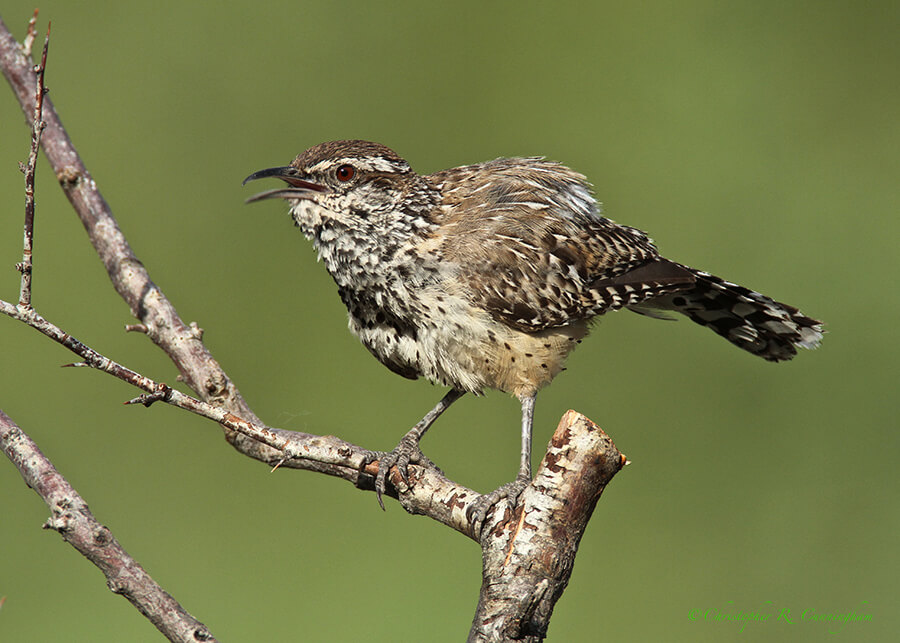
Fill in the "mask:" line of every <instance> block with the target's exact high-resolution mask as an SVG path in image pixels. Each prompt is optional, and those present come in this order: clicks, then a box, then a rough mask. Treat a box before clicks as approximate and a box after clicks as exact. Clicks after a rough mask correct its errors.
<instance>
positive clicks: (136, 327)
mask: <svg viewBox="0 0 900 643" xmlns="http://www.w3.org/2000/svg"><path fill="white" fill-rule="evenodd" d="M125 332H126V333H144V334H146V333H147V325H146V324H125Z"/></svg>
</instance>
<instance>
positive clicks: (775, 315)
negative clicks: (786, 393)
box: [648, 266, 822, 362]
mask: <svg viewBox="0 0 900 643" xmlns="http://www.w3.org/2000/svg"><path fill="white" fill-rule="evenodd" d="M683 267H684V268H685V269H687V270H688V271H690V272H691V273H693V274H694V275H695V276H696V282H695V286H694V287H693V288H691V289H689V290H683V291H681V292H678V293H675V294H671V295H666V296H663V297H658V298H654V299H653V300H651V302H648V303H651V305H652V306H653V307H654V308H657V309H663V310H672V311H675V312H678V313H681V314H682V315H686V316H687V317H688V318H689V319H691V320H692V321H694V322H696V323H698V324H700V325H701V326H706V327H707V328H711V329H712V330H713V332H715V333H717V334H719V335H721V336H722V337H724V338H725V339H727V340H728V341H730V342H731V343H732V344H734V345H735V346H738V347H740V348H743V349H744V350H745V351H748V352H750V353H753V354H754V355H758V356H760V357H762V358H763V359H766V360H769V361H771V362H780V361H784V360H789V359H791V358H793V357H794V355H796V354H797V347H798V346H799V347H801V348H808V349H813V348H816V347H817V346H818V345H819V342H820V341H821V340H822V322H820V321H817V320H815V319H812V318H810V317H807V316H806V315H804V314H802V313H801V312H800V311H799V310H797V309H796V308H794V307H793V306H789V305H787V304H782V303H781V302H778V301H775V300H774V299H770V298H769V297H766V296H765V295H762V294H760V293H758V292H754V291H752V290H750V289H749V288H744V287H743V286H739V285H737V284H735V283H731V282H730V281H726V280H724V279H721V278H719V277H716V276H714V275H711V274H709V273H708V272H703V271H702V270H695V269H694V268H689V267H687V266H683Z"/></svg>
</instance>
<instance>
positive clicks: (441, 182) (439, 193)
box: [244, 141, 822, 507]
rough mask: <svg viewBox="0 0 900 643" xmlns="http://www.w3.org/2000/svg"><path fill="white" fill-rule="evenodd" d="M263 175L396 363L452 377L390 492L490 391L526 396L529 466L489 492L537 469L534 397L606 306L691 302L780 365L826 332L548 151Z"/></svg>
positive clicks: (333, 163)
mask: <svg viewBox="0 0 900 643" xmlns="http://www.w3.org/2000/svg"><path fill="white" fill-rule="evenodd" d="M265 177H275V178H278V179H281V180H282V181H284V182H285V183H286V184H287V186H286V187H281V188H276V189H274V190H269V191H266V192H262V193H260V194H257V195H256V196H253V197H251V198H250V199H248V202H251V201H259V200H262V199H269V198H275V197H278V198H282V199H285V200H286V201H287V202H288V205H289V206H290V213H291V216H292V217H293V219H294V222H295V223H296V225H297V226H299V228H300V230H301V231H302V232H303V234H304V235H305V236H306V237H307V238H308V239H310V240H311V241H312V242H313V246H314V247H315V249H316V250H317V252H318V255H319V259H320V260H321V261H323V262H324V263H325V267H326V268H327V269H328V272H329V273H330V274H331V276H332V277H333V278H334V280H335V282H336V283H337V286H338V293H339V294H340V296H341V300H342V301H343V302H344V304H345V305H346V306H347V310H348V311H349V325H350V330H351V331H352V332H353V333H354V334H355V335H356V336H357V337H359V339H360V340H361V341H362V343H363V345H364V346H365V347H366V348H368V349H369V351H370V352H371V353H372V354H373V355H374V356H375V357H376V358H377V359H378V360H379V361H380V362H381V363H382V364H384V365H385V366H387V367H388V368H389V369H391V370H392V371H394V372H395V373H399V374H400V375H403V376H404V377H407V378H410V379H415V378H417V377H419V376H423V377H426V378H428V379H429V380H431V381H432V382H438V383H440V384H443V385H445V386H449V387H451V388H450V391H449V392H448V393H447V394H446V395H445V396H444V398H443V399H442V400H441V401H440V402H439V403H438V404H437V406H435V407H434V409H432V410H431V411H430V412H429V413H428V414H427V415H426V416H425V417H424V418H423V419H422V420H421V421H420V422H419V423H418V424H416V425H415V426H414V427H413V428H412V430H411V431H409V432H408V433H407V434H406V435H405V436H404V437H403V439H402V440H401V441H400V443H399V444H398V445H397V447H396V448H395V449H394V450H393V451H392V452H391V453H389V454H373V458H372V461H374V459H376V458H377V459H379V474H378V478H377V480H376V491H377V492H378V501H379V503H381V494H382V493H383V491H384V488H385V477H386V475H387V472H388V470H389V468H390V467H391V466H393V465H395V464H397V465H399V469H400V472H401V475H402V476H403V478H404V480H406V481H408V477H407V472H406V467H407V464H408V463H409V462H416V461H421V460H422V459H423V458H424V456H423V455H422V453H421V451H420V450H419V446H418V444H419V440H420V439H421V438H422V436H423V435H424V433H425V432H426V431H427V430H428V428H429V427H430V426H431V424H432V423H433V422H434V421H435V420H436V419H437V417H438V416H439V415H440V414H441V413H443V411H445V410H446V409H447V408H448V407H449V406H450V405H451V404H452V403H453V402H454V401H456V400H457V399H459V398H460V397H461V396H462V395H463V394H464V393H466V392H470V393H475V394H478V393H480V392H481V391H482V390H483V389H485V388H491V389H499V390H501V391H505V392H507V393H511V394H513V395H515V396H516V397H517V398H518V399H519V401H520V402H521V405H522V450H521V463H520V467H519V475H518V476H517V478H516V481H515V482H513V483H510V485H505V486H504V487H501V488H500V489H499V490H497V491H496V492H494V494H491V495H492V496H493V501H494V502H496V500H497V499H499V498H501V497H503V496H510V495H515V494H517V493H518V491H519V490H521V489H522V488H524V486H525V484H527V482H528V481H530V479H531V425H532V417H533V412H534V400H535V396H536V395H537V392H538V391H539V390H540V389H541V388H543V387H544V386H546V385H547V384H549V383H550V381H551V380H552V379H553V378H554V377H555V376H556V375H557V374H559V372H560V371H562V370H563V365H564V363H565V360H566V357H567V355H568V354H569V352H570V351H571V350H572V349H573V348H574V347H575V344H576V343H578V342H579V341H580V340H581V339H582V338H583V337H584V336H585V335H587V333H588V328H589V324H590V322H591V319H592V318H594V317H596V316H597V315H602V314H603V313H605V312H607V311H610V310H617V309H620V308H628V309H630V310H633V311H635V312H639V313H642V314H646V315H650V316H655V317H666V313H667V312H668V311H674V312H676V313H681V314H683V315H685V316H687V317H688V318H689V319H691V320H692V321H694V322H696V323H698V324H701V325H703V326H706V327H708V328H710V329H712V330H713V332H715V333H717V334H719V335H721V336H722V337H724V338H725V339H727V340H728V341H730V342H731V343H732V344H735V345H736V346H738V347H740V348H742V349H744V350H746V351H748V352H750V353H753V354H754V355H758V356H760V357H762V358H763V359H766V360H769V361H773V362H777V361H781V360H788V359H791V358H792V357H793V356H794V355H795V354H796V353H797V347H798V346H800V347H803V348H815V347H816V346H817V345H818V344H819V341H820V340H821V338H822V324H821V323H820V322H818V321H816V320H815V319H811V318H809V317H806V316H804V315H803V314H801V313H800V312H799V311H798V310H797V309H796V308H794V307H792V306H788V305H786V304H782V303H779V302H777V301H774V300H772V299H770V298H768V297H766V296H764V295H761V294H759V293H757V292H754V291H752V290H749V289H747V288H744V287H742V286H738V285H737V284H733V283H731V282H728V281H725V280H724V279H720V278H719V277H715V276H713V275H710V274H709V273H706V272H702V271H700V270H695V269H693V268H689V267H687V266H684V265H681V264H679V263H675V262H674V261H669V260H668V259H664V258H663V257H661V256H660V255H659V253H658V252H657V250H656V247H655V246H654V245H653V242H652V241H651V240H650V238H649V237H648V236H647V235H646V234H644V233H643V232H641V231H640V230H637V229H635V228H630V227H627V226H623V225H619V224H617V223H614V222H613V221H611V220H609V219H607V218H605V217H603V216H601V215H600V213H599V208H598V204H597V202H596V201H595V200H594V198H593V196H592V195H591V187H590V185H589V184H588V182H587V179H586V178H585V177H584V176H582V175H581V174H578V173H577V172H574V171H573V170H571V169H569V168H568V167H566V166H564V165H561V164H559V163H554V162H550V161H546V160H544V159H542V158H506V159H497V160H494V161H489V162H487V163H480V164H477V165H469V166H465V167H457V168H453V169H449V170H444V171H441V172H436V173H434V174H430V175H427V176H421V175H419V174H416V173H415V172H414V171H413V170H412V169H411V168H410V166H409V164H408V163H407V162H406V161H404V160H403V159H402V158H400V157H399V156H398V155H397V154H396V153H394V152H393V151H392V150H390V149H388V148H387V147H385V146H383V145H379V144H377V143H370V142H367V141H334V142H330V143H322V144H320V145H316V146H315V147H312V148H310V149H308V150H306V151H305V152H303V153H302V154H300V155H299V156H298V157H297V158H296V159H294V161H293V163H291V164H290V165H288V166H286V167H275V168H270V169H266V170H261V171H259V172H255V173H254V174H251V175H250V176H248V177H247V178H246V179H245V181H244V183H246V182H247V181H252V180H255V179H261V178H265ZM383 506H384V505H383V504H382V507H383Z"/></svg>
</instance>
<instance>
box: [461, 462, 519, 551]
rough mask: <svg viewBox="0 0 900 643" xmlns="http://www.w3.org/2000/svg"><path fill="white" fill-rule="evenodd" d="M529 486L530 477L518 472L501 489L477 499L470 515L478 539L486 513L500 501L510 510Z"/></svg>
mask: <svg viewBox="0 0 900 643" xmlns="http://www.w3.org/2000/svg"><path fill="white" fill-rule="evenodd" d="M530 484H531V476H530V475H529V474H527V473H524V472H520V473H519V475H517V476H516V479H515V480H513V481H512V482H507V483H506V484H505V485H503V486H502V487H499V488H497V489H494V490H493V491H491V492H490V493H488V494H485V495H483V496H481V497H480V498H478V500H476V501H475V502H474V504H473V505H472V508H471V509H470V511H471V515H472V528H473V530H474V532H475V535H476V536H477V537H478V539H479V540H480V539H481V530H482V529H483V528H484V521H485V519H486V518H487V515H488V513H489V512H490V511H491V510H492V509H493V508H494V507H495V506H497V504H498V503H499V502H500V501H501V500H506V501H507V503H508V504H509V506H510V507H511V508H514V507H515V506H516V502H517V501H518V500H519V496H520V495H522V492H523V491H525V487H527V486H528V485H530Z"/></svg>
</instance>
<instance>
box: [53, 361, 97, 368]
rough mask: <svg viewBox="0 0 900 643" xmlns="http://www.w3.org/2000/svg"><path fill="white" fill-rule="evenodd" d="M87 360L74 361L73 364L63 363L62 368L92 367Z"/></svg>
mask: <svg viewBox="0 0 900 643" xmlns="http://www.w3.org/2000/svg"><path fill="white" fill-rule="evenodd" d="M90 366H91V365H90V364H88V363H87V362H72V363H71V364H63V365H62V366H61V367H60V368H90Z"/></svg>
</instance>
